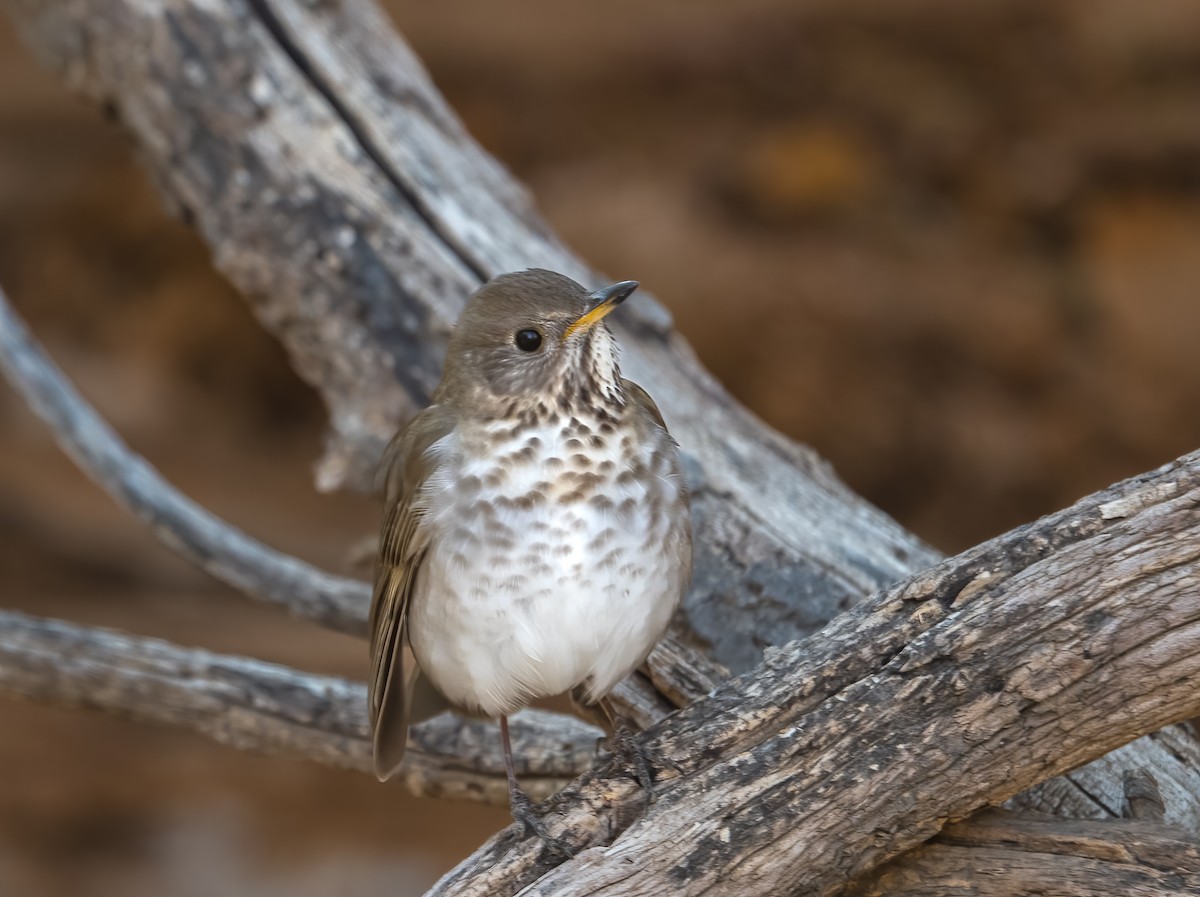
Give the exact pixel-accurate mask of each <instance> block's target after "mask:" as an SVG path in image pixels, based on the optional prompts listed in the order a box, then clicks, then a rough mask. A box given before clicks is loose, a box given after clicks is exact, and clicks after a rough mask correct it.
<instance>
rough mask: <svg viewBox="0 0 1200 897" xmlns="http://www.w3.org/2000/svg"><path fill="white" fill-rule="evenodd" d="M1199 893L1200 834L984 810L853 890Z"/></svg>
mask: <svg viewBox="0 0 1200 897" xmlns="http://www.w3.org/2000/svg"><path fill="white" fill-rule="evenodd" d="M1030 894H1037V895H1038V897H1112V895H1114V894H1137V895H1139V897H1192V895H1195V894H1200V842H1198V841H1197V840H1196V836H1195V835H1194V834H1193V833H1191V832H1187V831H1184V830H1182V829H1179V828H1175V827H1172V826H1166V825H1162V824H1161V823H1153V822H1145V821H1138V822H1125V821H1106V822H1094V821H1067V820H1062V819H1054V818H1051V817H1042V818H1038V817H1035V816H1025V815H1016V814H1013V813H1004V812H1002V811H991V812H987V813H981V814H979V815H978V816H975V817H973V818H972V819H970V820H968V821H966V822H960V823H957V824H955V825H951V826H947V827H946V828H945V829H943V830H942V832H941V834H940V835H938V836H937V837H936V838H935V839H934V840H933V841H931V842H930V843H929V844H927V845H925V846H923V847H920V848H918V849H917V850H915V851H913V852H912V853H910V854H907V855H906V856H905V857H904V859H903V861H902V862H896V863H889V864H887V865H885V866H883V867H881V868H880V869H878V870H877V871H876V872H875V873H874V874H872V875H871V876H870V877H869V878H868V879H866V880H864V881H862V882H859V883H857V884H856V885H855V886H854V887H853V888H851V889H850V890H849V891H848V892H847V897H1028V895H1030Z"/></svg>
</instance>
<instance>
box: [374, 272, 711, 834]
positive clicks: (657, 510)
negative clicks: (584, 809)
mask: <svg viewBox="0 0 1200 897" xmlns="http://www.w3.org/2000/svg"><path fill="white" fill-rule="evenodd" d="M638 286H639V284H638V282H637V281H632V280H628V281H621V282H619V283H614V284H612V285H610V286H606V287H603V288H601V289H598V290H595V291H594V292H589V291H588V290H587V289H586V288H585V287H583V286H581V285H580V284H578V283H576V282H575V281H574V280H572V279H571V278H569V277H567V276H565V275H563V274H559V273H556V272H553V271H549V270H544V269H536V268H535V269H529V270H525V271H518V272H513V273H507V274H502V275H500V276H497V277H495V278H493V279H491V280H489V281H488V282H486V283H485V284H484V285H483V286H481V287H480V288H479V289H478V290H477V291H476V292H475V293H474V295H473V296H471V297H470V299H469V300H468V301H467V304H466V305H465V307H464V309H463V311H462V313H461V314H460V316H459V319H458V321H457V322H456V324H455V327H454V329H453V331H452V334H451V337H450V341H449V345H448V347H447V351H446V356H445V364H444V368H443V374H442V378H441V381H440V383H439V384H438V386H437V388H436V389H435V390H434V392H433V394H432V397H431V401H430V404H429V405H428V407H426V408H425V409H424V410H423V411H421V412H420V413H419V414H417V415H416V416H415V417H413V418H412V420H411V421H410V422H409V423H408V424H407V426H405V427H403V428H402V429H401V430H400V431H399V432H398V433H397V434H396V435H395V437H394V438H393V439H392V440H391V442H390V443H389V445H388V447H387V449H386V451H385V452H384V455H383V460H382V462H381V472H382V474H383V523H382V527H381V533H380V540H379V552H378V557H377V561H376V571H375V583H374V592H373V596H372V602H371V611H370V625H369V628H370V661H371V668H370V678H369V682H368V692H369V711H370V713H369V716H370V725H371V744H372V754H373V763H374V770H375V773H376V776H377V777H378V778H379V779H380V780H381V781H383V780H386V779H387V778H388V777H390V776H391V775H393V774H394V773H395V772H396V771H397V770H398V769H399V767H400V763H401V760H402V758H403V756H404V750H405V745H406V743H407V737H408V726H409V724H410V722H412V721H416V720H417V719H419V718H420V716H421V713H422V712H423V711H422V706H424V707H426V708H428V707H432V706H436V704H437V701H436V700H434V701H432V702H431V701H430V700H429V699H428V698H426V699H424V700H423V699H422V695H428V689H423V688H418V687H417V684H418V680H419V679H421V677H424V680H427V682H428V684H431V685H432V686H433V689H434V694H435V695H436V696H440V698H441V699H443V700H444V704H445V705H449V706H450V707H452V708H456V709H458V710H460V711H461V712H463V713H465V714H468V715H471V716H481V717H487V718H492V719H495V720H497V721H498V722H499V726H500V736H501V745H502V748H503V752H504V760H505V772H506V777H507V782H508V793H509V805H510V810H511V812H512V815H513V817H514V819H515V820H517V821H518V822H520V823H522V824H523V825H524V827H525V828H526V830H527V831H534V832H538V833H543V829H541V828H540V827H539V825H538V820H537V817H536V815H535V814H534V813H533V811H532V804H531V801H530V800H529V798H528V797H527V796H526V795H525V793H524V792H523V791H522V790H521V788H520V786H519V783H518V782H517V779H516V774H515V768H514V761H513V756H512V746H511V741H510V737H509V728H508V717H509V716H510V715H511V714H513V713H514V712H516V711H517V710H518V709H520V708H521V707H524V706H526V705H527V704H529V703H530V702H531V701H533V700H536V699H540V698H544V697H550V696H553V695H558V694H562V693H568V692H570V693H574V694H577V695H580V696H582V699H583V701H584V702H585V703H586V704H596V703H597V702H599V701H600V700H601V699H603V698H604V697H605V696H606V695H607V694H608V693H609V692H610V691H611V690H612V689H613V688H614V686H616V685H617V683H618V682H620V681H621V680H622V679H623V678H624V677H625V676H627V675H628V674H629V673H631V672H632V671H633V670H634V669H636V668H637V667H638V666H640V665H641V664H642V663H643V662H644V661H645V660H646V658H647V656H648V655H649V653H650V651H651V649H652V648H653V647H654V645H655V644H656V643H657V642H658V641H659V640H660V639H661V638H662V636H663V634H664V633H665V632H666V630H667V628H668V626H669V624H670V621H671V618H672V616H673V614H674V613H675V610H676V608H677V607H678V605H679V603H680V600H681V598H682V596H683V594H684V593H685V591H686V590H687V588H688V586H689V583H690V580H691V574H692V528H691V518H690V511H689V501H688V489H687V484H686V482H685V479H684V475H683V471H682V469H681V465H680V457H679V447H678V444H677V443H676V441H675V440H674V439H673V438H672V436H671V434H670V433H669V432H668V430H667V426H666V424H665V423H664V421H663V416H662V414H661V413H660V412H659V410H658V407H657V406H656V405H655V403H654V400H653V399H651V397H650V395H649V394H648V393H647V392H646V391H645V390H644V389H643V388H642V387H641V386H639V385H637V384H636V383H634V382H632V381H630V380H626V379H624V378H623V377H622V376H621V372H620V367H619V359H618V347H617V343H616V340H615V338H614V336H613V334H612V331H611V330H610V328H609V327H608V324H607V323H606V322H605V318H606V317H607V316H608V315H609V314H610V313H611V312H612V311H613V310H614V309H616V308H617V307H618V306H620V304H621V303H622V302H624V301H625V300H626V299H627V298H628V297H629V296H630V295H631V294H632V293H633V292H634V291H635V290H636V289H637V287H638ZM424 684H425V682H424V681H422V685H424ZM429 715H432V713H431V712H430V713H429ZM642 778H643V777H642V776H641V775H639V780H641V779H642ZM643 784H644V785H646V784H647V783H645V782H643Z"/></svg>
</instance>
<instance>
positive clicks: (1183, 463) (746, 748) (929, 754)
mask: <svg viewBox="0 0 1200 897" xmlns="http://www.w3.org/2000/svg"><path fill="white" fill-rule="evenodd" d="M1198 679H1200V453H1197V454H1193V455H1189V456H1186V457H1185V458H1182V459H1181V460H1180V461H1178V462H1176V463H1175V464H1173V465H1169V466H1167V467H1165V468H1162V469H1160V470H1157V471H1154V472H1152V473H1150V474H1146V475H1144V476H1141V477H1137V478H1134V479H1132V480H1129V481H1126V482H1125V483H1121V484H1119V485H1117V486H1114V487H1113V488H1111V489H1109V490H1106V491H1105V492H1102V493H1098V494H1097V495H1093V496H1090V497H1088V498H1086V499H1084V500H1083V501H1081V502H1079V503H1078V504H1076V505H1075V506H1073V507H1071V508H1068V509H1066V510H1065V511H1061V512H1059V513H1058V514H1054V515H1051V516H1049V517H1046V518H1043V519H1042V520H1040V521H1038V522H1036V523H1034V524H1030V525H1028V526H1025V527H1021V528H1019V529H1017V530H1014V531H1013V532H1010V533H1008V534H1006V535H1004V536H1001V537H999V538H997V539H994V540H992V541H991V542H987V543H984V544H983V545H981V546H979V547H978V548H975V549H972V550H971V551H968V552H965V553H964V554H962V555H960V556H958V557H956V558H953V559H951V560H949V561H946V562H944V563H942V564H940V565H938V566H937V567H934V568H933V569H931V570H929V571H927V572H925V573H922V574H919V575H917V576H915V577H912V578H910V579H909V580H907V581H905V582H904V583H901V584H899V585H897V586H894V587H892V588H890V589H887V590H885V591H883V592H881V593H880V594H878V595H876V596H874V597H873V598H872V599H870V600H869V601H867V602H866V603H864V604H862V605H860V606H858V607H856V608H854V609H852V610H851V611H849V612H847V613H845V614H843V615H841V616H840V617H838V618H837V619H836V620H834V621H833V622H832V623H831V624H830V625H829V626H827V627H826V628H825V629H824V630H823V631H822V632H821V633H819V634H817V635H816V636H813V637H811V638H809V639H808V640H806V641H804V642H801V643H798V644H796V645H793V646H789V647H788V648H786V649H778V650H775V651H772V652H769V653H768V656H767V658H766V660H765V661H764V662H763V664H762V665H761V666H760V667H759V668H758V669H756V670H754V671H753V672H752V673H748V674H745V675H743V676H741V677H739V678H738V679H735V680H732V681H730V682H728V683H726V684H725V685H723V686H721V687H720V688H718V689H717V691H716V692H714V694H712V695H711V696H709V697H706V698H702V699H701V700H699V701H696V702H695V703H693V704H692V705H690V706H689V707H687V708H686V709H684V710H683V711H681V712H680V713H677V714H674V715H672V716H670V717H668V718H667V719H666V720H664V721H663V722H662V723H660V724H658V725H657V726H655V727H654V728H652V729H651V730H650V731H649V732H648V733H646V737H645V746H646V748H647V750H648V751H649V752H650V754H651V756H654V757H659V758H661V761H662V763H663V765H664V767H665V768H666V769H667V770H669V772H668V773H667V774H666V775H665V777H664V780H663V781H662V782H661V783H660V785H659V786H658V789H657V791H656V799H655V801H654V803H653V804H652V805H651V806H650V807H649V808H648V809H647V810H646V812H645V813H644V815H642V816H641V817H640V818H638V819H637V821H636V822H634V823H633V824H632V825H631V826H630V827H629V828H628V829H627V830H625V829H624V825H625V821H626V820H627V819H628V818H629V817H630V816H631V815H633V813H634V812H636V811H635V810H634V809H633V806H634V803H635V802H638V801H639V800H640V797H639V794H638V792H637V789H636V787H635V786H634V785H633V784H632V783H630V782H628V781H627V780H624V779H615V780H614V779H610V778H607V776H606V771H601V772H600V773H598V774H596V775H594V776H591V777H588V778H587V779H585V783H584V784H583V785H582V786H580V787H577V788H573V789H572V790H571V793H570V794H569V795H562V796H560V797H558V798H555V799H554V805H555V807H556V811H557V812H556V818H555V820H554V822H553V823H552V825H551V831H552V832H553V833H554V834H555V835H556V836H558V837H562V838H564V839H566V840H567V841H569V842H570V843H571V844H572V846H573V847H574V848H575V849H576V850H578V851H580V852H579V854H578V855H577V856H576V857H575V858H574V859H573V860H570V861H568V862H567V863H564V864H563V865H561V866H559V867H557V868H556V869H554V870H552V871H549V872H547V871H546V869H545V868H544V867H543V866H542V865H540V863H541V851H540V844H539V843H538V842H537V841H536V840H529V839H520V838H517V837H515V836H516V832H515V831H514V830H509V831H507V832H505V833H502V834H501V835H499V836H497V837H496V838H494V839H493V840H492V841H491V842H489V843H488V844H486V845H484V846H483V847H482V848H481V849H480V850H479V851H478V852H477V853H476V854H475V855H474V856H472V857H471V858H469V859H468V860H466V861H465V862H464V863H463V864H462V865H460V866H459V868H458V869H456V870H455V871H454V872H452V873H450V874H449V875H448V876H446V878H444V879H443V880H442V881H441V882H440V883H439V885H438V887H437V888H435V890H434V892H433V893H435V894H437V895H439V897H449V895H455V897H461V895H483V894H511V893H516V892H517V891H521V893H523V894H528V895H538V894H547V895H549V894H556V895H574V894H579V895H582V894H589V895H590V894H616V893H620V894H652V893H661V892H662V890H663V889H664V888H666V887H668V886H669V887H670V889H671V891H672V893H677V894H701V893H704V894H745V893H793V892H798V893H804V894H813V895H825V894H834V893H837V892H838V890H840V889H841V888H842V887H844V885H845V883H846V882H847V881H849V880H851V879H853V878H855V877H856V876H859V875H862V874H863V873H866V872H868V871H870V870H871V869H872V868H875V867H876V866H878V865H879V864H881V863H883V862H885V861H887V860H889V859H891V858H893V857H895V856H897V855H898V854H900V853H901V852H903V851H905V850H907V849H909V848H911V847H914V846H916V845H917V844H919V843H921V842H923V841H925V840H927V839H928V838H930V837H932V836H933V835H935V834H937V832H938V831H939V829H940V828H941V827H942V826H943V825H944V824H945V822H946V821H947V820H952V819H962V818H965V817H966V816H968V815H970V814H971V813H972V812H974V811H976V810H978V809H980V808H982V807H985V806H988V805H990V804H991V805H994V804H998V803H1001V802H1003V801H1004V800H1007V799H1008V798H1010V797H1012V796H1013V795H1014V794H1016V793H1017V792H1019V791H1021V790H1022V789H1024V788H1027V787H1029V786H1030V785H1032V784H1034V783H1035V782H1038V781H1041V780H1043V779H1045V778H1047V777H1049V776H1053V775H1057V774H1059V773H1062V772H1065V771H1066V770H1068V769H1071V768H1073V767H1075V766H1078V765H1080V764H1082V763H1086V762H1088V761H1089V760H1092V759H1094V758H1095V757H1097V756H1099V755H1101V754H1103V753H1104V752H1105V751H1108V750H1111V749H1112V748H1114V747H1117V746H1119V745H1121V744H1123V743H1125V742H1127V741H1130V740H1132V739H1133V738H1136V737H1137V736H1139V735H1141V734H1143V733H1145V732H1148V731H1152V730H1154V729H1158V728H1160V727H1162V726H1165V725H1168V724H1170V723H1173V722H1177V721H1180V720H1183V719H1187V718H1190V717H1192V716H1195V715H1197V714H1200V689H1197V688H1196V683H1197V681H1198ZM698 745H699V746H702V747H700V748H699V749H697V746H698ZM596 848H599V849H596ZM633 858H636V860H634V859H633Z"/></svg>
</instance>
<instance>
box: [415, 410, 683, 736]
mask: <svg viewBox="0 0 1200 897" xmlns="http://www.w3.org/2000/svg"><path fill="white" fill-rule="evenodd" d="M485 435H487V436H488V437H489V438H488V439H486V440H481V439H476V440H470V439H465V440H463V442H462V443H460V444H459V445H457V446H446V447H444V449H445V450H446V452H447V455H446V457H447V462H448V463H446V464H445V465H444V467H445V470H444V471H439V475H438V476H437V477H435V478H433V481H432V482H431V484H430V487H429V490H430V491H429V494H428V495H427V496H426V499H427V507H428V509H429V511H428V518H427V519H428V525H430V526H431V527H432V532H431V540H430V548H429V554H428V556H427V557H426V560H425V562H424V563H423V565H422V570H421V574H420V578H419V582H418V588H417V593H416V595H414V604H413V607H412V621H411V629H410V638H411V641H412V643H413V649H414V652H415V653H416V655H417V658H418V661H419V662H420V663H421V666H422V667H423V668H424V669H425V670H426V672H427V673H428V674H429V675H430V676H431V677H432V678H433V679H434V683H435V684H436V685H437V686H438V687H439V688H441V689H442V691H443V692H444V693H446V696H447V697H448V698H450V699H451V700H452V701H455V702H456V703H460V704H464V705H465V706H468V707H473V708H475V709H481V710H483V711H484V712H488V713H499V712H508V710H509V709H515V706H519V705H520V704H521V703H524V702H525V701H526V700H527V699H528V698H529V697H531V696H541V695H550V694H557V693H559V692H562V691H565V690H567V689H570V688H572V687H574V686H576V685H578V684H581V683H584V682H585V681H586V682H590V683H591V684H592V685H593V688H594V690H595V691H596V696H599V695H601V694H604V693H605V692H606V691H607V690H608V689H609V688H611V687H612V685H614V684H615V683H616V681H618V680H619V679H620V678H621V677H623V676H624V675H626V674H627V673H628V672H629V671H630V670H631V669H632V668H633V667H634V666H636V665H637V664H638V663H640V662H641V660H642V659H644V657H645V654H646V653H647V652H648V651H649V650H650V648H651V647H652V646H653V645H654V643H655V642H656V641H657V640H658V638H659V637H661V635H662V632H663V630H664V629H665V627H666V625H667V623H668V621H669V619H670V616H671V613H672V611H673V610H674V608H675V605H676V604H677V602H678V600H679V597H680V594H681V592H682V590H683V588H684V583H685V581H686V576H687V574H686V571H685V569H684V559H683V552H684V549H685V547H686V549H687V557H686V566H687V567H689V568H690V539H689V536H688V530H687V508H686V500H685V499H684V498H683V489H682V484H681V483H680V481H679V478H678V472H677V464H676V460H675V455H674V444H673V443H671V442H670V441H669V439H666V440H664V441H662V442H661V443H658V442H655V443H651V444H644V443H643V442H641V441H639V440H638V438H637V437H636V434H635V432H634V431H632V430H625V429H623V428H620V427H618V426H614V425H612V424H611V423H610V424H609V425H608V426H607V427H605V426H604V425H603V424H602V423H600V422H595V421H592V422H583V421H580V420H578V419H571V420H569V421H566V422H563V423H561V424H554V425H546V426H539V427H529V428H523V429H519V428H500V427H497V428H496V430H495V431H494V432H492V433H490V434H485ZM664 435H665V434H664ZM685 541H687V542H688V545H687V546H684V545H683V543H684V542H685ZM506 708H507V709H506Z"/></svg>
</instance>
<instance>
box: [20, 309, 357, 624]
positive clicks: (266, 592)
mask: <svg viewBox="0 0 1200 897" xmlns="http://www.w3.org/2000/svg"><path fill="white" fill-rule="evenodd" d="M0 373H3V374H4V375H5V377H6V379H7V380H8V382H9V384H10V385H11V386H12V387H13V389H15V390H16V391H17V393H18V394H19V395H20V396H21V397H22V398H24V399H25V401H26V403H27V404H28V405H29V407H30V408H31V409H33V411H34V412H35V413H36V414H37V415H38V416H39V417H41V418H42V419H43V420H44V421H46V423H47V424H49V426H50V429H51V431H52V432H53V434H54V437H55V439H56V440H57V441H58V444H59V446H60V447H61V448H62V449H63V451H65V452H66V453H67V454H68V455H70V456H71V457H72V458H73V459H74V460H75V463H76V464H78V465H79V467H80V469H81V470H83V472H84V473H86V474H87V475H88V476H90V477H91V478H92V479H93V480H95V481H96V482H97V483H98V484H99V485H100V486H101V487H103V488H104V490H105V491H106V492H108V494H109V495H111V496H112V497H113V498H114V499H115V500H116V501H117V502H118V503H119V504H120V505H121V506H122V507H124V508H125V509H126V510H128V511H129V512H130V513H131V514H133V515H134V516H135V517H137V518H138V519H140V520H142V521H143V522H144V523H146V524H147V525H148V526H150V528H151V529H152V530H153V532H154V534H155V535H156V536H157V537H158V538H159V539H161V540H162V541H163V542H165V543H166V544H167V545H169V546H170V547H171V548H173V549H174V550H175V551H177V552H179V553H180V554H181V555H183V556H184V557H185V558H187V559H188V560H190V561H192V562H193V563H194V564H196V565H197V566H199V567H201V568H202V569H204V570H206V571H208V572H209V573H210V574H212V575H213V576H214V577H216V578H217V579H219V580H221V581H222V582H225V583H228V584H229V585H231V586H233V587H234V588H235V589H238V590H239V591H241V592H243V593H245V594H247V595H250V596H251V597H253V598H257V599H260V600H263V601H267V602H269V603H271V604H275V605H278V606H281V607H284V608H286V609H288V610H289V611H291V612H292V613H294V614H295V615H297V616H299V617H304V618H307V619H310V620H314V621H316V622H317V623H320V624H321V625H323V626H327V627H329V628H330V629H334V630H337V631H339V632H348V633H351V634H353V635H365V633H366V630H367V606H368V604H369V603H370V600H371V589H370V587H369V586H368V585H367V584H366V583H362V582H355V581H354V580H351V579H344V578H342V577H340V576H334V575H332V574H330V573H326V572H325V571H324V570H319V569H317V568H316V567H313V566H312V565H310V564H306V563H304V562H303V561H301V560H298V559H297V558H294V557H291V556H289V555H286V554H283V553H281V552H279V551H276V550H275V549H273V548H270V547H268V546H266V545H264V544H262V543H261V542H258V541H257V540H255V539H252V538H251V537H250V536H247V535H246V534H245V533H243V532H242V531H241V530H239V529H237V528H236V527H234V526H231V525H230V524H228V523H226V522H225V521H223V520H221V519H220V518H218V517H216V516H215V515H214V514H212V513H210V512H209V511H206V510H205V509H204V508H202V507H200V506H199V505H197V504H196V503H195V502H193V501H192V500H191V499H189V498H187V496H185V495H182V494H181V493H180V492H178V491H177V490H176V489H175V488H174V487H172V486H171V484H170V483H168V482H167V481H166V480H165V479H164V478H163V476H162V474H160V473H159V472H158V471H157V470H155V469H154V468H153V467H152V466H151V465H150V464H148V463H147V462H146V461H145V460H144V459H143V458H141V457H140V456H138V455H137V454H135V453H134V452H132V451H131V450H130V449H129V447H128V446H127V445H125V443H124V442H122V441H121V439H120V437H119V436H117V434H116V433H114V432H113V431H112V428H111V427H109V426H108V424H107V423H105V421H104V420H103V419H102V418H101V417H100V415H99V414H97V413H96V411H95V410H94V409H93V408H92V407H91V406H90V405H88V403H87V402H85V401H84V400H83V398H82V397H81V396H80V395H79V393H78V392H77V391H76V390H75V388H74V387H73V386H72V385H71V383H70V381H68V380H67V378H66V377H64V376H63V373H62V371H60V370H59V369H58V368H57V367H56V366H55V364H54V362H52V361H51V360H50V359H49V358H47V357H46V354H45V352H43V351H42V348H41V346H39V345H38V344H37V342H36V341H35V340H34V339H33V337H32V336H31V335H30V334H29V331H28V329H27V328H26V327H25V324H24V322H23V321H21V319H20V318H19V317H18V316H17V313H16V312H15V311H14V310H13V307H12V306H11V305H10V304H9V301H8V297H7V296H6V295H5V294H4V290H3V287H0Z"/></svg>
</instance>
